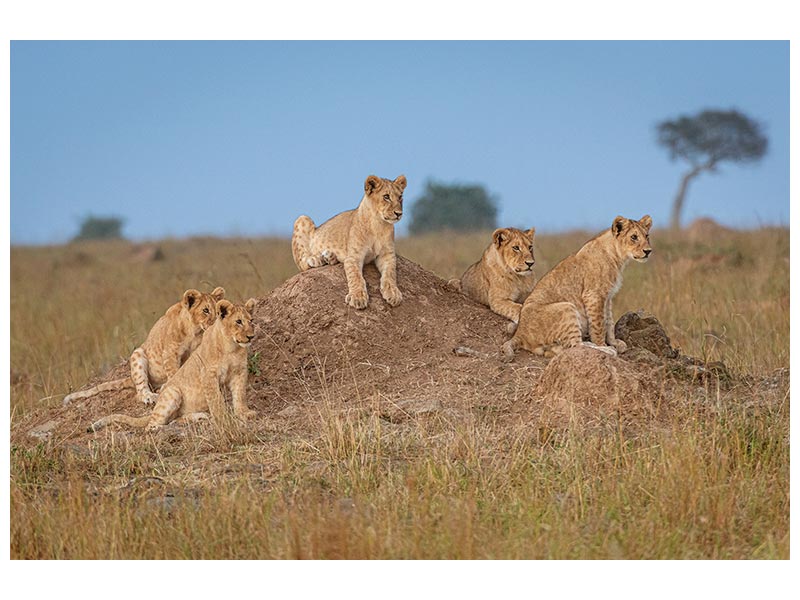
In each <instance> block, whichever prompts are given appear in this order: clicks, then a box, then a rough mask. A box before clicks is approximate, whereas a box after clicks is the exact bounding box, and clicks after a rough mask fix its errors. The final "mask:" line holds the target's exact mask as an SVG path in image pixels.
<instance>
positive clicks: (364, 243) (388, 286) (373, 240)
mask: <svg viewBox="0 0 800 600" xmlns="http://www.w3.org/2000/svg"><path fill="white" fill-rule="evenodd" d="M405 189H406V177H405V175H400V176H399V177H398V178H397V179H395V180H394V181H391V180H389V179H383V178H381V177H376V176H375V175H370V176H369V177H367V179H366V181H365V182H364V197H363V198H362V199H361V203H360V204H359V205H358V208H355V209H353V210H347V211H345V212H342V213H339V214H338V215H336V216H335V217H332V218H331V219H328V220H327V221H325V222H324V223H323V224H322V225H320V226H319V227H315V226H314V221H312V220H311V219H310V218H309V217H307V216H305V215H302V216H300V217H298V218H297V220H296V221H295V222H294V233H293V234H292V255H293V256H294V262H295V263H296V264H297V267H298V268H299V269H300V270H301V271H306V270H307V269H310V268H312V267H321V266H322V265H325V264H329V265H334V264H336V263H338V262H343V263H344V272H345V276H346V277H347V290H348V291H347V296H345V302H347V304H349V305H350V306H352V307H353V308H359V309H361V308H366V306H367V302H369V297H368V296H367V282H366V281H364V275H363V273H362V269H363V267H364V265H365V264H367V263H370V262H372V261H375V266H376V267H378V271H380V273H381V295H382V296H383V297H384V299H385V300H386V302H388V303H389V305H390V306H397V305H398V304H400V302H402V300H403V294H402V293H400V290H399V289H398V288H397V267H396V258H395V252H394V224H395V223H397V222H398V221H399V220H400V217H402V216H403V190H405Z"/></svg>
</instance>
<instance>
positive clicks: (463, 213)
mask: <svg viewBox="0 0 800 600" xmlns="http://www.w3.org/2000/svg"><path fill="white" fill-rule="evenodd" d="M496 223H497V201H496V200H495V199H494V198H493V197H491V196H490V195H489V193H488V192H487V191H486V188H484V187H483V186H482V185H446V184H441V183H434V182H432V181H429V182H428V183H427V184H426V185H425V191H424V192H423V194H422V196H421V197H420V198H419V199H418V200H417V201H416V202H415V203H414V204H413V205H412V206H411V223H410V224H409V226H408V229H409V231H410V232H411V233H412V234H418V233H425V232H427V231H438V230H441V229H454V230H458V231H474V230H479V229H494V228H495V227H496Z"/></svg>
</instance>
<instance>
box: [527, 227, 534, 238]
mask: <svg viewBox="0 0 800 600" xmlns="http://www.w3.org/2000/svg"><path fill="white" fill-rule="evenodd" d="M525 235H527V236H528V237H529V238H531V240H532V239H533V237H534V236H535V235H536V227H531V228H530V229H528V231H526V232H525Z"/></svg>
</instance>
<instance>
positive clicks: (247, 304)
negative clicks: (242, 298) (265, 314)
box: [244, 298, 256, 313]
mask: <svg viewBox="0 0 800 600" xmlns="http://www.w3.org/2000/svg"><path fill="white" fill-rule="evenodd" d="M244 307H245V308H246V309H247V312H249V313H251V312H253V309H254V308H255V307H256V299H255V298H250V300H248V301H247V302H245V303H244Z"/></svg>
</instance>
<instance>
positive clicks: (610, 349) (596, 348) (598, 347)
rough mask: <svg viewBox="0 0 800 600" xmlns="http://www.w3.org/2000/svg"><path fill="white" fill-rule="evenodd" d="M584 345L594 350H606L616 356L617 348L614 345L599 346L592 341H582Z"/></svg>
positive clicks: (605, 351) (606, 352)
mask: <svg viewBox="0 0 800 600" xmlns="http://www.w3.org/2000/svg"><path fill="white" fill-rule="evenodd" d="M581 344H582V345H584V346H586V347H587V348H592V349H593V350H599V351H600V352H604V353H605V354H608V355H609V356H616V355H617V350H616V349H615V348H614V347H612V346H598V345H597V344H594V343H592V342H581Z"/></svg>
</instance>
